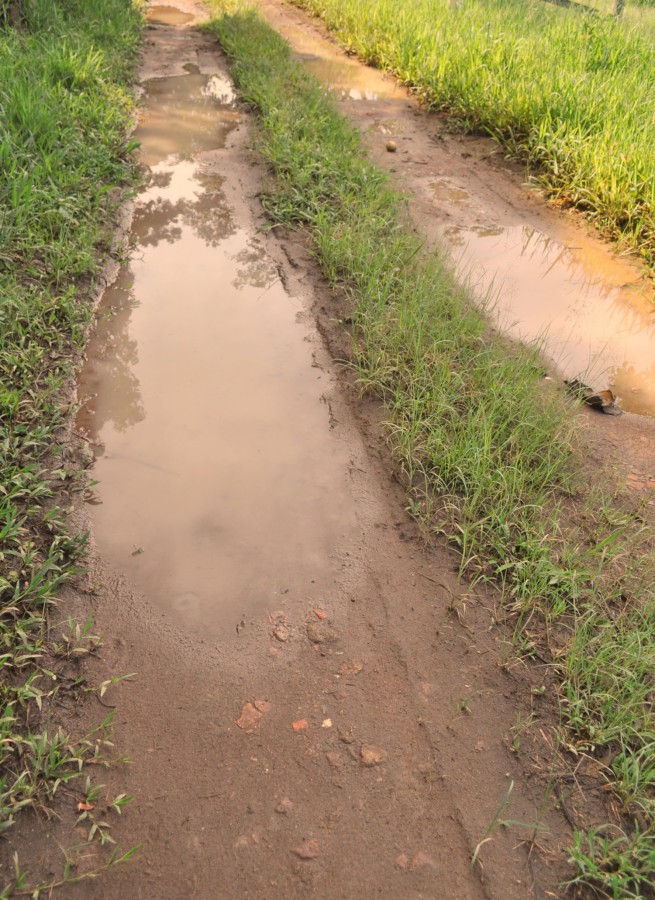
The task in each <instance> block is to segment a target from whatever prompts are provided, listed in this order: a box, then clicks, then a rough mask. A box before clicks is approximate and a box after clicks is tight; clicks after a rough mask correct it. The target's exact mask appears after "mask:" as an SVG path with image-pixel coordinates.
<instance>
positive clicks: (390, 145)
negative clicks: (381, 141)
mask: <svg viewBox="0 0 655 900" xmlns="http://www.w3.org/2000/svg"><path fill="white" fill-rule="evenodd" d="M397 149H398V144H397V143H396V142H395V141H387V152H388V153H395V152H396V150H397Z"/></svg>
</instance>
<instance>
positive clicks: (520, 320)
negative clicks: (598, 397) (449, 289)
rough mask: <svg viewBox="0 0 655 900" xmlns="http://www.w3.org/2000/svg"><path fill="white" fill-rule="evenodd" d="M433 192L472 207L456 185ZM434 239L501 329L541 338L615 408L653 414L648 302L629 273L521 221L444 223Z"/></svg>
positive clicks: (568, 373)
mask: <svg viewBox="0 0 655 900" xmlns="http://www.w3.org/2000/svg"><path fill="white" fill-rule="evenodd" d="M435 196H436V198H437V200H438V202H440V203H444V202H450V203H460V204H462V203H470V202H471V199H470V196H469V195H468V194H467V192H465V191H462V190H461V189H459V190H457V193H456V194H454V196H453V192H451V193H450V196H448V195H447V191H446V190H445V189H444V187H443V186H441V187H440V189H439V191H438V192H436V194H435ZM442 237H443V239H444V242H445V244H446V246H448V247H450V249H451V251H452V254H453V258H454V259H455V260H456V263H457V266H458V268H459V270H460V272H461V273H462V274H463V275H464V277H465V278H467V279H468V280H469V282H470V284H471V285H472V287H473V288H474V290H475V291H476V292H477V293H478V294H479V295H480V296H489V297H490V298H491V302H492V314H493V315H494V316H495V317H496V318H497V321H498V323H499V325H500V327H501V328H502V329H503V330H505V331H507V332H508V333H510V334H512V335H513V336H515V337H518V338H520V339H522V340H524V341H528V342H530V341H538V342H543V345H544V348H545V351H546V355H547V356H548V357H549V358H550V359H551V360H552V361H553V362H554V363H555V365H556V367H557V369H558V371H559V372H561V373H562V374H563V375H564V376H565V377H578V376H580V377H582V378H583V380H585V381H586V382H588V383H589V384H591V385H593V386H594V387H596V388H601V389H604V388H606V387H609V388H611V389H612V390H613V391H614V393H615V394H616V395H617V397H618V398H619V404H620V405H621V407H622V408H623V409H626V410H629V411H631V412H634V413H639V414H641V415H648V416H655V305H654V304H653V300H652V292H651V291H650V289H649V288H648V287H647V286H646V285H645V283H644V282H643V280H642V279H641V278H640V277H639V274H638V272H637V271H636V270H633V269H631V268H629V267H627V266H625V265H624V264H623V263H622V262H621V261H620V260H613V259H612V257H611V256H610V255H609V254H603V253H599V252H598V250H597V249H595V246H594V243H593V242H592V241H586V240H584V239H583V238H580V239H579V240H578V246H577V247H571V246H567V245H566V244H564V243H562V242H561V241H560V240H558V239H557V238H556V237H553V236H552V235H548V234H545V233H544V232H543V231H540V230H538V229H536V228H534V227H532V226H529V225H526V224H525V223H521V224H516V225H499V224H497V223H493V224H489V225H473V226H471V227H470V228H464V227H459V226H454V227H453V226H450V227H448V226H446V227H444V228H443V229H442ZM626 278H629V279H631V281H628V282H626V281H625V279H626Z"/></svg>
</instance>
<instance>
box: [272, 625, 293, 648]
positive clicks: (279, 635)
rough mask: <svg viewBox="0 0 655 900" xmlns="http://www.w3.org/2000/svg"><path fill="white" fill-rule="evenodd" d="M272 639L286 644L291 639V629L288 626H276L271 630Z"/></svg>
mask: <svg viewBox="0 0 655 900" xmlns="http://www.w3.org/2000/svg"><path fill="white" fill-rule="evenodd" d="M273 637H274V638H275V639H276V640H278V641H280V643H282V644H286V642H287V641H288V640H289V638H290V637H291V629H290V628H289V626H288V625H277V626H276V627H275V628H274V629H273Z"/></svg>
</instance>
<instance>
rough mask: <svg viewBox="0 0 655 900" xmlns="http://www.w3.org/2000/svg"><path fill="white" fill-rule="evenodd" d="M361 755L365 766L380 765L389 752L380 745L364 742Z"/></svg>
mask: <svg viewBox="0 0 655 900" xmlns="http://www.w3.org/2000/svg"><path fill="white" fill-rule="evenodd" d="M359 755H360V756H361V759H362V762H363V763H364V765H365V766H379V765H380V763H383V762H384V761H385V759H386V758H387V756H388V753H387V751H386V750H381V749H380V748H379V747H372V746H370V745H369V744H363V745H362V749H361V750H360V751H359Z"/></svg>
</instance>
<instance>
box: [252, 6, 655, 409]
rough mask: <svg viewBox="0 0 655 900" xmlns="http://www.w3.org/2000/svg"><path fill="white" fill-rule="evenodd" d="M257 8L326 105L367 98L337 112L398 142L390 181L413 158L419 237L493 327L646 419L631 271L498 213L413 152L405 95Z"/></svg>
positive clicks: (604, 252)
mask: <svg viewBox="0 0 655 900" xmlns="http://www.w3.org/2000/svg"><path fill="white" fill-rule="evenodd" d="M263 5H264V8H265V11H266V15H267V18H268V19H269V21H270V22H271V24H272V25H273V27H275V28H277V29H278V30H279V31H280V32H281V33H282V35H283V36H284V37H285V38H286V39H287V40H288V41H289V42H290V43H291V45H292V48H293V49H294V51H295V53H296V55H297V57H298V58H299V59H300V60H302V61H303V63H304V64H305V65H306V67H307V68H308V69H309V70H310V71H311V72H312V73H313V74H314V75H316V76H317V77H318V78H319V79H320V80H321V81H322V82H323V84H325V85H326V87H328V88H329V89H330V90H331V91H332V92H333V93H334V94H335V96H336V97H337V98H339V99H341V100H347V99H353V98H355V99H365V100H366V99H367V100H369V101H371V103H370V104H369V107H370V110H371V111H370V112H365V113H364V114H362V113H353V107H352V106H351V107H350V110H349V112H350V114H351V115H355V116H359V118H358V121H361V124H362V128H363V130H364V131H365V132H366V133H367V134H368V135H371V136H372V137H373V138H375V136H376V135H379V136H380V138H381V139H384V137H385V136H387V135H391V136H393V138H394V140H396V141H397V142H398V146H399V153H398V157H395V158H394V160H396V159H398V162H395V161H394V165H395V166H398V165H400V166H402V167H403V168H402V170H401V169H398V171H399V173H401V174H402V172H407V171H408V170H407V168H406V164H407V163H408V162H409V163H410V164H411V162H412V153H415V154H416V156H415V157H414V161H415V164H416V165H418V166H420V167H421V168H422V169H423V172H425V173H426V175H425V176H420V175H419V176H417V177H416V184H417V192H418V193H420V194H421V195H422V197H423V198H425V199H427V201H428V205H431V206H432V209H433V217H434V219H433V222H431V223H429V224H428V225H427V229H428V231H432V232H436V234H437V235H438V237H439V239H440V242H441V243H442V244H443V245H444V246H445V247H446V248H447V249H448V250H449V251H450V252H451V253H452V256H453V260H454V261H455V264H456V265H457V267H458V269H459V271H460V273H461V274H462V276H463V277H465V278H467V279H468V280H469V282H470V283H471V285H472V286H473V288H474V290H475V292H476V293H477V294H478V296H479V297H480V298H481V300H482V301H483V302H484V303H485V305H486V303H487V302H488V301H489V297H491V298H492V302H493V304H494V311H495V315H496V316H497V320H498V323H499V325H500V327H501V328H502V329H504V330H506V331H508V332H509V333H511V334H512V335H513V336H515V337H519V338H521V339H522V340H524V341H527V342H531V341H537V342H539V343H540V344H542V345H543V346H544V348H545V354H546V356H547V357H548V358H550V360H551V361H552V363H553V364H554V366H555V367H556V368H557V371H558V373H559V374H561V375H562V376H563V377H565V378H566V377H569V378H572V377H578V378H582V379H583V380H585V381H587V382H589V383H590V384H591V385H592V386H593V387H594V388H595V389H604V388H607V387H611V388H612V390H613V391H614V392H615V393H616V394H617V395H618V398H619V402H620V405H621V406H622V408H624V409H626V410H629V411H632V412H635V413H640V414H642V415H649V416H655V304H654V303H653V292H652V290H650V289H649V288H647V286H646V284H645V281H644V278H643V275H642V274H641V273H640V271H639V269H638V268H637V267H636V266H632V265H629V264H627V263H626V262H624V261H623V260H621V259H620V258H618V257H616V256H615V255H613V254H612V252H611V250H610V249H609V248H607V247H605V245H603V244H602V243H601V242H600V241H595V240H593V239H589V238H586V237H585V236H584V235H581V234H579V233H578V231H577V230H576V231H575V233H573V230H572V229H568V228H567V227H565V226H562V227H561V228H557V227H556V226H554V225H553V224H552V222H551V221H550V220H549V221H548V224H547V225H546V224H544V228H543V230H541V229H540V227H537V226H535V223H534V221H533V219H534V216H530V215H528V216H526V217H525V218H523V216H522V211H521V210H520V209H518V210H514V211H513V212H510V213H508V205H507V202H506V199H505V197H503V196H502V186H499V184H498V183H496V184H490V183H489V179H486V180H485V178H482V179H481V178H480V177H476V176H472V177H467V176H466V173H465V172H464V171H463V169H462V166H461V164H460V163H458V162H457V161H456V160H454V159H453V158H452V155H450V156H448V155H447V154H446V156H445V159H444V158H443V155H442V156H441V157H439V156H438V152H439V151H438V150H437V149H434V150H433V151H431V152H429V153H427V152H426V151H425V145H423V146H422V149H421V150H418V149H416V148H417V140H416V132H415V131H412V126H411V125H410V126H409V129H408V114H409V117H410V119H411V118H414V120H416V114H417V110H418V107H417V106H416V105H414V104H411V105H412V106H413V109H408V96H407V93H406V92H405V91H403V90H402V89H399V88H397V87H395V86H394V82H393V80H392V79H390V78H386V77H385V76H383V75H382V74H381V73H379V72H377V71H375V70H373V69H370V68H368V67H366V66H363V65H362V64H361V63H358V62H357V61H355V60H354V59H349V58H347V57H346V56H345V55H344V54H343V53H342V52H341V51H339V50H338V49H337V48H336V47H335V46H334V44H332V43H331V42H330V41H328V40H326V39H325V38H322V37H321V36H320V35H319V34H318V33H316V32H313V31H312V30H311V26H309V27H308V28H307V29H303V28H302V27H300V25H298V24H296V23H293V22H291V21H289V19H288V18H287V17H286V16H285V14H283V13H281V12H280V10H279V8H278V7H277V6H276V5H274V4H270V3H266V2H265V0H264V3H263ZM363 116H368V117H369V120H368V122H365V121H363ZM420 118H421V119H422V122H421V126H420V127H422V128H423V130H424V132H425V134H429V133H430V132H432V133H433V134H434V133H435V132H437V129H438V120H437V118H436V117H430V116H429V115H426V114H421V117H420ZM410 135H413V136H412V137H410ZM405 139H407V140H408V141H409V143H404V140H405ZM438 145H439V142H437V144H435V147H438ZM441 145H442V146H443V142H441ZM464 155H468V156H471V154H470V153H468V154H464ZM430 169H433V172H432V174H431V175H427V172H429V171H430ZM453 169H457V171H458V173H459V174H458V176H457V177H453V176H452V171H453ZM473 171H474V170H473V167H472V168H471V172H473ZM410 177H413V176H410ZM494 177H495V176H494V175H493V174H492V175H491V178H492V179H493V178H494Z"/></svg>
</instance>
